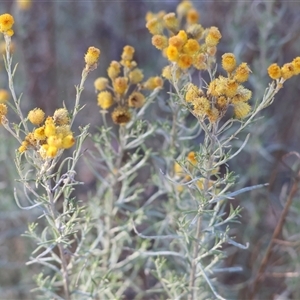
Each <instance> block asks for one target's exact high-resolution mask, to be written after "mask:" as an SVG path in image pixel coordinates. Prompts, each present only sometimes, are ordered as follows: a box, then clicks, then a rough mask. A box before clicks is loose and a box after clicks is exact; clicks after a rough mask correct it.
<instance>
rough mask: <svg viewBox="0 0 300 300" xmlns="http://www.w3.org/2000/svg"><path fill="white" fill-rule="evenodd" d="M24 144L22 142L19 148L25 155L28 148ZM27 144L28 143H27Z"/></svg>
mask: <svg viewBox="0 0 300 300" xmlns="http://www.w3.org/2000/svg"><path fill="white" fill-rule="evenodd" d="M23 143H24V142H22V144H21V146H20V147H19V149H18V151H19V152H20V153H23V152H25V151H26V150H27V146H26V145H25V144H23ZM26 144H27V143H26Z"/></svg>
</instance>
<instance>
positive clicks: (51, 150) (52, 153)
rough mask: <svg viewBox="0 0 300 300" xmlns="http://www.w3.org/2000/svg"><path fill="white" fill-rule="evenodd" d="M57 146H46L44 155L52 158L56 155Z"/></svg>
mask: <svg viewBox="0 0 300 300" xmlns="http://www.w3.org/2000/svg"><path fill="white" fill-rule="evenodd" d="M57 152H58V148H57V147H55V146H49V145H48V147H47V151H46V156H47V157H49V158H54V157H55V156H56V155H57Z"/></svg>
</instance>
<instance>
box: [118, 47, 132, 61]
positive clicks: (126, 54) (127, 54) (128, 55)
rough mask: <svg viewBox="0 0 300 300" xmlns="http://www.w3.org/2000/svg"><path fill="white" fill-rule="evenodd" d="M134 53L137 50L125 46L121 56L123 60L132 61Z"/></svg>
mask: <svg viewBox="0 0 300 300" xmlns="http://www.w3.org/2000/svg"><path fill="white" fill-rule="evenodd" d="M134 51H135V50H134V48H133V47H132V46H128V45H127V46H125V47H124V48H123V53H122V55H121V58H122V60H132V58H133V54H134Z"/></svg>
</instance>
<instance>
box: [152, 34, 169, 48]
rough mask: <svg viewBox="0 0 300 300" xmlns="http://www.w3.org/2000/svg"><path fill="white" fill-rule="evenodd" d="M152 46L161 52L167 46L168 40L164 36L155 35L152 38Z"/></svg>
mask: <svg viewBox="0 0 300 300" xmlns="http://www.w3.org/2000/svg"><path fill="white" fill-rule="evenodd" d="M152 45H153V46H155V47H156V48H157V49H159V50H163V49H164V48H166V47H167V46H168V38H167V37H166V36H164V35H160V34H155V35H153V37H152Z"/></svg>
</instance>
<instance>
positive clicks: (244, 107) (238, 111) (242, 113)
mask: <svg viewBox="0 0 300 300" xmlns="http://www.w3.org/2000/svg"><path fill="white" fill-rule="evenodd" d="M250 110H251V106H250V105H249V104H248V103H246V102H238V103H236V104H234V114H235V116H236V117H237V118H238V119H243V118H244V117H246V116H247V115H248V113H249V112H250Z"/></svg>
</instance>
